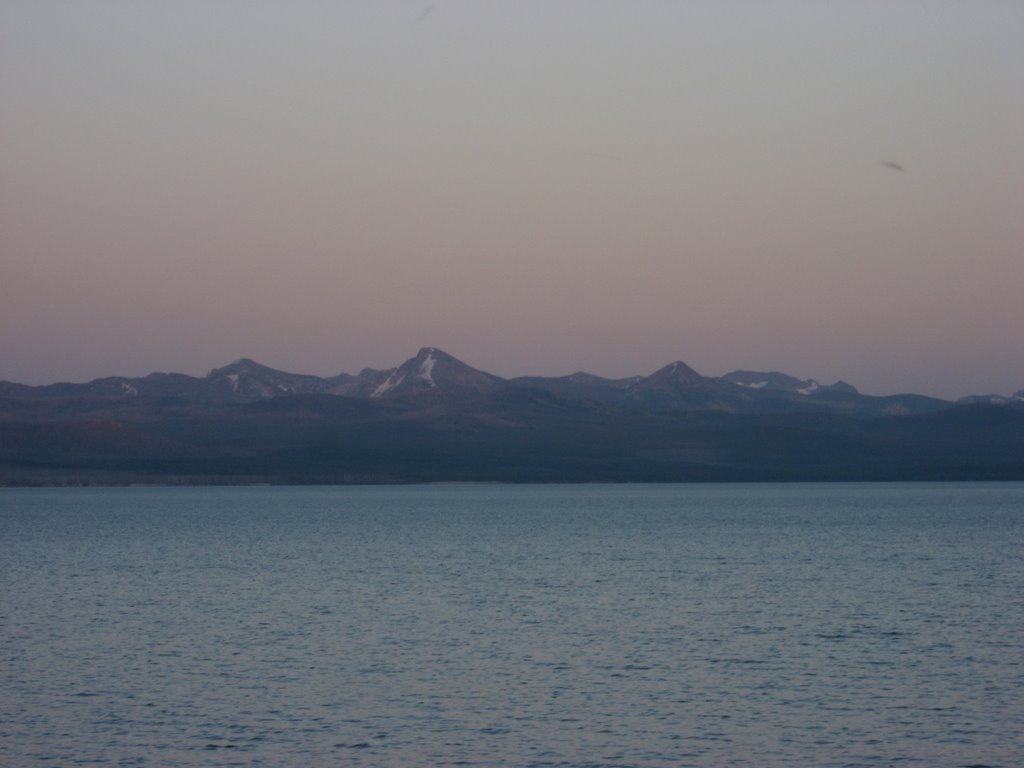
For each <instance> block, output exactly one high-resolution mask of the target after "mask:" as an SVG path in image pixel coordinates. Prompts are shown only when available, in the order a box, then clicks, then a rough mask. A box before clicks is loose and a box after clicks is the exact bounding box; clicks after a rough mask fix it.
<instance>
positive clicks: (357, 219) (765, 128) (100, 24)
mask: <svg viewBox="0 0 1024 768" xmlns="http://www.w3.org/2000/svg"><path fill="white" fill-rule="evenodd" d="M1022 40H1024V3H1022V2H1020V1H1019V0H1007V2H967V0H964V1H963V2H941V1H939V0H928V2H925V1H924V0H921V1H920V2H900V1H899V0H884V1H882V2H869V1H866V0H850V1H849V2H838V1H837V2H822V1H821V0H807V1H806V2H725V1H723V0H714V2H683V1H682V0H679V1H678V2H626V0H617V1H615V2H612V1H610V0H604V1H602V0H578V1H577V2H559V1H558V0H535V1H531V0H517V1H516V2H512V0H508V1H506V2H486V1H484V0H463V1H461V2H459V1H456V0H452V1H449V0H434V2H432V3H431V2H408V1H397V0H396V1H395V2H387V1H385V0H374V1H373V2H369V1H368V2H355V1H351V2H340V1H337V0H324V1H323V2H306V1H304V0H289V1H288V2H284V0H274V1H273V2H256V1H254V0H203V1H201V2H200V1H198V0H194V1H190V0H174V2H167V0H148V1H147V0H121V1H117V2H115V1H107V0H65V1H64V2H51V1H50V0H24V1H23V2H16V1H13V0H0V379H8V380H13V381H21V382H25V383H48V382H52V381H56V380H69V381H84V380H87V379H90V378H94V377H98V376H102V375H114V374H117V375H140V374H145V373H148V372H150V371H153V370H165V371H166V370H171V371H181V372H185V373H192V374H205V373H206V372H207V371H208V370H209V369H211V368H213V367H215V366H219V365H223V364H226V363H228V362H230V361H232V360H234V359H236V358H239V357H243V356H245V357H253V358H255V359H257V360H259V361H261V362H264V363H266V364H268V365H271V366H274V367H276V368H282V369H285V370H293V371H297V372H303V373H315V374H320V375H328V374H336V373H339V372H342V371H345V372H350V373H355V372H358V371H359V370H360V369H361V368H363V367H364V366H372V367H390V366H392V365H397V364H398V363H400V362H401V361H402V360H404V359H405V358H407V357H410V356H411V355H413V354H415V352H416V350H417V349H418V348H419V347H420V346H426V345H436V346H438V347H440V348H442V349H445V350H446V351H448V352H450V353H452V354H454V355H456V356H457V357H460V358H461V359H463V360H465V361H466V362H468V363H470V364H471V365H474V366H476V367H479V368H483V369H485V370H488V371H491V372H493V373H496V374H499V375H503V376H510V375H520V374H523V375H525V374H544V375H559V374H568V373H571V372H573V371H575V370H579V369H583V370H588V371H591V372H593V373H597V374H601V375H605V376H625V375H631V374H636V373H649V372H651V371H653V370H654V369H656V368H658V367H660V366H661V365H663V364H665V363H668V362H670V361H672V360H676V359H682V360H685V361H686V362H687V363H689V364H690V365H691V366H693V367H694V368H696V369H697V370H698V371H700V372H701V373H704V374H706V375H719V374H723V373H725V372H727V371H729V370H732V369H735V368H750V369H774V370H782V371H785V372H788V373H792V374H794V375H797V376H801V377H809V376H813V377H816V378H819V379H822V380H825V381H829V382H831V381H834V380H835V379H838V378H842V379H845V380H847V381H849V382H851V383H853V384H855V385H857V386H858V387H860V388H861V389H862V390H863V391H867V392H871V393H893V392H897V391H916V392H923V393H927V394H933V395H939V396H945V397H956V396H960V395H964V394H968V393H984V392H1001V393H1004V394H1005V393H1009V392H1013V391H1014V390H1017V389H1020V388H1021V387H1024V138H1022V137H1024V45H1022V44H1021V41H1022ZM887 161H892V162H895V163H898V164H899V165H900V166H902V167H903V168H904V169H905V170H904V171H901V170H899V169H897V168H892V167H888V166H886V165H883V163H884V162H887Z"/></svg>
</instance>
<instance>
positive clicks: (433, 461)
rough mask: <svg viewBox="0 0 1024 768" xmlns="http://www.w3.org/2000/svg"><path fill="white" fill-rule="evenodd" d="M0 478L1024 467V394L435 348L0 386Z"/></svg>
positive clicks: (782, 474)
mask: <svg viewBox="0 0 1024 768" xmlns="http://www.w3.org/2000/svg"><path fill="white" fill-rule="evenodd" d="M0 438H2V440H0V483H2V484H8V485H16V484H29V485H31V484H108V483H110V484H123V483H227V482H240V483H249V482H269V483H352V482H374V483H380V482H424V481H533V482H553V481H566V482H576V481H688V480H862V479H1024V390H1020V391H1018V392H1016V393H1015V394H1013V395H1010V396H1006V397H1001V396H996V395H984V396H971V397H968V398H963V399H962V400H960V401H958V402H956V403H953V402H950V401H946V400H941V399H937V398H932V397H926V396H923V395H914V394H898V395H889V396H871V395H864V394H861V393H860V392H858V391H857V389H856V388H855V387H853V386H851V385H850V384H847V383H845V382H842V381H839V382H836V383H834V384H823V383H821V382H818V381H815V380H813V379H800V378H797V377H794V376H790V375H787V374H784V373H778V372H758V371H745V370H739V371H733V372H732V373H729V374H726V375H725V376H721V377H707V376H702V375H701V374H699V373H697V372H696V371H695V370H693V368H691V367H689V366H688V365H686V364H685V363H683V362H682V361H676V362H672V363H669V364H668V365H666V366H664V367H662V368H660V369H659V370H657V371H655V372H654V373H652V374H650V375H648V376H634V377H629V378H623V379H607V378H603V377H600V376H596V375H593V374H590V373H585V372H578V373H574V374H571V375H569V376H561V377H540V376H528V377H515V378H502V377H499V376H495V375H493V374H490V373H487V372H484V371H481V370H478V369H476V368H473V367H471V366H469V365H467V364H465V363H463V362H461V361H460V360H457V359H456V358H454V357H452V356H451V355H449V354H447V353H445V352H443V351H442V350H440V349H437V348H435V347H425V348H423V349H421V350H419V352H418V353H417V354H416V355H415V356H414V357H412V358H410V359H408V360H406V361H405V362H403V363H402V364H401V365H399V366H397V367H395V368H389V369H384V370H376V369H371V368H367V369H364V370H363V371H361V372H360V373H358V374H346V373H342V374H339V375H337V376H332V377H327V378H322V377H318V376H310V375H304V374H296V373H287V372H284V371H279V370H275V369H273V368H269V367H267V366H264V365H261V364H259V363H256V362H254V361H253V360H249V359H241V360H238V361H236V362H234V363H231V364H230V365H227V366H224V367H222V368H217V369H214V370H213V371H211V372H210V373H209V374H207V375H206V376H205V377H193V376H187V375H184V374H175V373H152V374H150V375H148V376H143V377H138V378H127V377H109V378H102V379H96V380H94V381H91V382H88V383H84V384H68V383H60V384H51V385H46V386H27V385H23V384H15V383H11V382H0Z"/></svg>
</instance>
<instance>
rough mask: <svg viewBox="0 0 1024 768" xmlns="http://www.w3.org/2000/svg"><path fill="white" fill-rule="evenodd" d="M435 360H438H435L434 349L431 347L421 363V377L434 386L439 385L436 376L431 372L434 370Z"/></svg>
mask: <svg viewBox="0 0 1024 768" xmlns="http://www.w3.org/2000/svg"><path fill="white" fill-rule="evenodd" d="M435 362H436V361H435V360H434V350H433V349H429V350H427V356H426V357H425V358H424V359H423V362H421V363H420V372H419V378H421V379H423V380H424V381H426V382H427V383H428V384H430V386H432V387H436V386H437V383H436V382H435V381H434V376H433V374H432V373H431V372H432V371H433V370H434V363H435Z"/></svg>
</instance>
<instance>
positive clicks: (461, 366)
mask: <svg viewBox="0 0 1024 768" xmlns="http://www.w3.org/2000/svg"><path fill="white" fill-rule="evenodd" d="M501 381H502V379H501V378H499V377H498V376H494V375H492V374H490V373H485V372H484V371H478V370H477V369H476V368H472V367H470V366H468V365H466V364H465V363H464V362H462V361H461V360H458V359H457V358H454V357H452V356H451V355H449V354H448V353H447V352H444V351H442V350H440V349H438V348H437V347H423V348H421V349H420V351H419V352H417V353H416V356H415V357H411V358H409V359H408V360H406V361H405V362H404V363H402V364H401V365H400V366H399V367H398V368H396V369H395V370H394V371H393V372H392V373H391V374H390V375H389V376H388V377H387V378H386V379H385V380H384V381H383V382H382V383H381V384H380V385H379V386H378V387H377V388H376V389H374V391H373V392H372V393H371V394H370V397H372V398H375V399H376V398H379V397H398V396H401V395H408V394H413V393H416V392H426V391H431V390H437V391H444V392H452V391H473V392H482V391H484V390H486V389H490V388H491V387H493V386H495V385H496V384H498V383H500V382H501Z"/></svg>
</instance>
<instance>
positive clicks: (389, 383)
mask: <svg viewBox="0 0 1024 768" xmlns="http://www.w3.org/2000/svg"><path fill="white" fill-rule="evenodd" d="M394 378H395V374H394V373H393V374H391V375H390V376H388V377H387V379H386V380H385V381H384V383H383V384H381V385H380V386H379V387H377V388H376V389H375V390H373V394H372V395H370V397H372V398H374V399H376V398H378V397H380V396H381V395H383V394H384V393H385V392H387V391H388V390H389V389H394V388H395V387H397V386H398V385H399V384H401V383H402V382H403V381H405V376H399V377H398V381H395V380H394Z"/></svg>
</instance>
